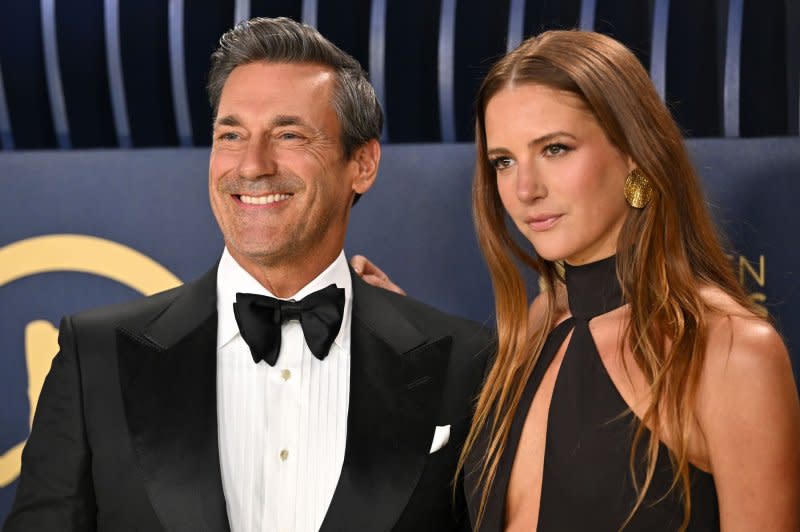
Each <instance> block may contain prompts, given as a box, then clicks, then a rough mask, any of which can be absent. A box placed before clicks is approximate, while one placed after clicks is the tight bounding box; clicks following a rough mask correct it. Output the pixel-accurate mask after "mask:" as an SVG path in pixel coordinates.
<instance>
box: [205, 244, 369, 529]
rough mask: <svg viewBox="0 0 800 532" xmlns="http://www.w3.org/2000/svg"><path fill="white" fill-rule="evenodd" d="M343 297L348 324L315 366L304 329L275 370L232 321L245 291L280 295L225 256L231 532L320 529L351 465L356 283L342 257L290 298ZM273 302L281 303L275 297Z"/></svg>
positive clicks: (223, 354) (225, 460)
mask: <svg viewBox="0 0 800 532" xmlns="http://www.w3.org/2000/svg"><path fill="white" fill-rule="evenodd" d="M330 284H336V285H337V286H338V287H339V288H344V290H345V305H344V315H343V319H342V326H341V329H340V330H339V334H338V336H337V337H336V339H335V340H334V342H333V345H332V346H331V349H330V351H329V353H328V356H327V357H326V358H325V359H324V360H317V359H316V358H315V357H314V355H313V354H312V353H311V351H310V350H309V348H308V345H306V342H305V338H304V337H303V331H302V328H301V327H300V323H299V322H298V321H296V320H293V321H289V322H286V323H284V324H283V326H282V327H281V331H282V340H281V349H280V353H279V354H278V361H277V363H276V364H275V366H274V367H272V366H270V365H268V364H267V363H266V362H264V361H261V362H259V363H258V364H256V363H254V362H253V358H252V356H251V354H250V350H249V348H248V347H247V344H246V343H245V341H244V340H243V339H242V337H241V335H240V334H239V328H238V326H237V324H236V319H235V317H234V314H233V303H234V301H235V300H236V293H237V292H247V293H252V294H263V295H268V296H273V295H272V294H270V293H269V291H267V290H266V289H265V288H264V287H263V286H262V285H261V284H260V283H259V282H258V281H256V280H255V279H254V278H253V277H252V276H251V275H250V274H248V273H247V272H246V271H245V270H244V269H243V268H242V267H241V266H239V264H238V263H237V262H236V261H235V260H234V259H233V257H232V256H231V255H230V253H229V252H228V250H227V249H226V250H225V251H224V253H223V254H222V259H221V260H220V263H219V270H218V272H217V311H218V313H219V318H218V319H219V321H218V330H217V415H218V419H219V422H218V423H219V425H218V426H219V429H218V430H219V451H220V466H221V468H222V486H223V489H224V491H225V501H226V503H227V509H228V519H229V520H230V525H231V529H232V530H233V532H283V531H297V532H305V531H309V532H312V531H316V530H318V529H319V527H320V525H321V524H322V520H323V518H324V517H325V513H326V512H327V510H328V506H329V505H330V502H331V498H332V497H333V492H334V490H335V488H336V483H337V482H338V480H339V474H340V472H341V469H342V463H343V462H344V449H345V439H346V430H347V408H348V402H349V398H350V321H351V313H352V299H353V295H352V294H353V291H352V280H351V279H350V271H349V269H348V267H347V260H346V259H345V256H344V252H342V253H340V254H339V256H338V257H337V258H336V260H335V261H334V262H333V263H332V264H331V265H330V266H329V267H328V268H327V269H326V270H325V271H324V272H322V273H321V274H320V275H319V276H318V277H317V278H315V279H314V280H313V281H311V282H310V283H309V284H307V285H306V286H305V287H303V288H302V289H301V290H300V291H299V292H297V294H295V295H294V296H292V297H291V298H287V299H301V298H303V297H304V296H306V295H308V294H310V293H311V292H315V291H317V290H320V289H322V288H325V287H326V286H328V285H330ZM273 297H274V296H273Z"/></svg>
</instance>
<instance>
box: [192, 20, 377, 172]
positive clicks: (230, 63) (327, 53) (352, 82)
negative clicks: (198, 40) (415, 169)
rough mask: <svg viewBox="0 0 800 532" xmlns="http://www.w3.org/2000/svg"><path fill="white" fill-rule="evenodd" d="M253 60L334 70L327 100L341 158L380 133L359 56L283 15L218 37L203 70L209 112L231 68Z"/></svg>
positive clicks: (215, 105)
mask: <svg viewBox="0 0 800 532" xmlns="http://www.w3.org/2000/svg"><path fill="white" fill-rule="evenodd" d="M257 61H274V62H276V63H315V64H319V65H323V66H327V67H330V68H331V69H332V70H333V71H334V79H335V85H334V88H333V97H332V102H331V103H332V105H333V108H334V111H335V112H336V116H337V118H338V119H339V125H340V126H341V142H342V147H343V149H344V156H345V158H346V159H350V158H351V157H352V155H353V153H354V152H355V150H356V148H358V147H359V146H362V145H363V144H365V143H366V142H368V141H370V140H372V139H378V138H380V135H381V128H382V127H383V111H382V110H381V106H380V103H379V102H378V98H377V96H376V95H375V89H373V88H372V85H371V84H370V83H369V81H368V80H367V75H366V73H365V72H364V69H362V68H361V65H360V64H359V63H358V61H356V60H355V59H354V58H353V57H352V56H350V55H349V54H347V53H346V52H343V51H342V50H341V49H339V48H338V47H337V46H336V45H335V44H333V43H332V42H330V41H329V40H328V39H326V38H325V37H323V36H322V34H320V33H319V32H318V31H317V30H316V29H314V28H312V27H311V26H308V25H306V24H301V23H299V22H295V21H294V20H292V19H289V18H285V17H280V18H253V19H250V20H247V21H244V22H240V23H239V24H237V25H236V27H234V28H233V29H231V30H228V31H227V32H225V34H224V35H223V36H222V37H221V38H220V40H219V47H218V48H217V49H216V50H215V51H214V53H213V54H211V69H210V70H209V73H208V97H209V101H210V103H211V108H212V109H213V114H214V117H216V115H217V110H218V107H219V99H220V95H221V94H222V87H223V86H224V85H225V81H227V79H228V76H229V75H230V73H231V71H233V69H234V68H236V67H237V66H241V65H246V64H248V63H255V62H257Z"/></svg>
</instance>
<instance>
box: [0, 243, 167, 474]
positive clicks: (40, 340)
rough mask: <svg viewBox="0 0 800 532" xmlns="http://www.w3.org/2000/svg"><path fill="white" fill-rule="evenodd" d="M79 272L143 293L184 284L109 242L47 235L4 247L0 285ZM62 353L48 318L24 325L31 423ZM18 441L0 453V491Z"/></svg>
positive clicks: (18, 453) (13, 470)
mask: <svg viewBox="0 0 800 532" xmlns="http://www.w3.org/2000/svg"><path fill="white" fill-rule="evenodd" d="M58 271H67V272H81V273H88V274H92V275H98V276H100V277H106V278H108V279H111V280H114V281H116V282H118V283H121V284H123V285H125V286H128V287H130V288H132V289H133V290H136V291H138V292H140V293H142V294H144V295H150V294H154V293H156V292H161V291H162V290H167V289H169V288H173V287H175V286H178V285H179V284H181V281H180V279H178V278H177V277H175V275H173V274H172V273H171V272H170V271H169V270H167V269H166V268H164V267H163V266H161V265H160V264H158V263H157V262H155V261H154V260H153V259H151V258H149V257H147V256H146V255H143V254H142V253H139V252H138V251H136V250H134V249H131V248H129V247H126V246H123V245H122V244H118V243H116V242H112V241H110V240H104V239H102V238H97V237H92V236H86V235H67V234H64V235H46V236H39V237H35V238H29V239H26V240H20V241H18V242H14V243H12V244H9V245H7V246H4V247H2V248H0V287H2V286H3V285H5V284H7V283H10V282H12V281H15V280H17V279H21V278H23V277H28V276H31V275H37V274H40V273H47V272H58ZM57 351H58V330H57V329H56V328H55V327H54V326H53V324H52V323H50V322H48V321H45V320H36V321H32V322H30V323H29V324H28V325H27V326H26V327H25V362H26V366H27V369H28V402H29V404H30V419H29V420H28V421H29V423H30V422H32V421H33V414H34V412H35V410H36V404H37V402H38V400H39V392H41V390H42V384H43V383H44V379H45V376H46V375H47V372H48V370H49V369H50V363H51V361H52V359H53V357H54V356H55V355H56V352H57ZM24 446H25V441H22V442H19V443H18V444H17V445H15V446H14V447H12V448H11V449H9V450H7V451H5V452H4V453H3V454H2V455H0V488H2V487H5V486H7V485H8V484H10V483H11V482H13V481H14V480H16V478H17V477H18V476H19V471H20V462H21V458H22V448H23V447H24Z"/></svg>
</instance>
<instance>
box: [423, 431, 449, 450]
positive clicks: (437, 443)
mask: <svg viewBox="0 0 800 532" xmlns="http://www.w3.org/2000/svg"><path fill="white" fill-rule="evenodd" d="M449 440H450V425H443V426H441V427H439V426H437V427H436V430H434V431H433V442H432V443H431V450H430V451H428V454H433V453H435V452H436V451H438V450H439V449H441V448H442V447H444V446H445V445H447V442H448V441H449Z"/></svg>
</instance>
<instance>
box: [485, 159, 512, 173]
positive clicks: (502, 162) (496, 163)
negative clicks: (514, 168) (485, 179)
mask: <svg viewBox="0 0 800 532" xmlns="http://www.w3.org/2000/svg"><path fill="white" fill-rule="evenodd" d="M490 162H491V165H492V167H494V169H495V170H498V171H499V170H505V169H506V168H509V167H510V166H511V165H512V164H514V160H513V159H512V158H511V157H495V158H494V159H492V160H491V161H490Z"/></svg>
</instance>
